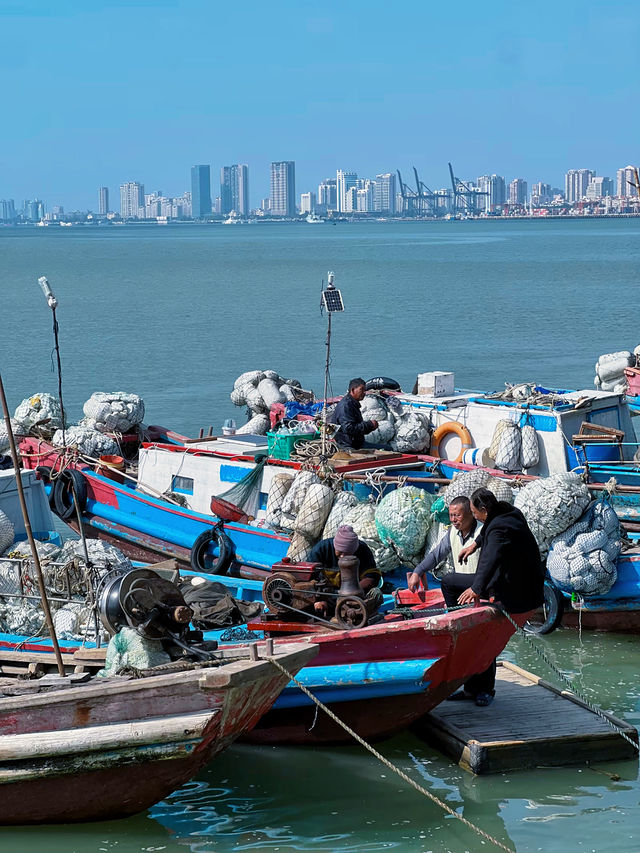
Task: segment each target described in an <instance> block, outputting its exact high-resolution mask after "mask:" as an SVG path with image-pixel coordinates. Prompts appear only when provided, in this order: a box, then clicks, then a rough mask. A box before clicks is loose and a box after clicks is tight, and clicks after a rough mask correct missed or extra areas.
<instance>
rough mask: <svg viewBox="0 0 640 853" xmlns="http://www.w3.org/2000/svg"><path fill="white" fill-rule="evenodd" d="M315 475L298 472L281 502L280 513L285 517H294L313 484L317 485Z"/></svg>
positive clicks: (317, 480) (310, 472) (308, 472)
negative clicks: (285, 515)
mask: <svg viewBox="0 0 640 853" xmlns="http://www.w3.org/2000/svg"><path fill="white" fill-rule="evenodd" d="M319 482H320V480H319V479H318V477H317V475H316V474H314V473H313V471H298V473H297V474H296V476H295V477H294V478H293V483H292V484H291V488H290V489H289V491H288V492H287V494H286V495H285V497H284V500H283V501H282V512H283V513H285V514H287V515H292V516H295V515H297V514H298V510H299V509H300V507H301V506H302V502H303V501H304V499H305V495H306V494H307V491H308V489H309V486H311V485H312V484H313V483H319Z"/></svg>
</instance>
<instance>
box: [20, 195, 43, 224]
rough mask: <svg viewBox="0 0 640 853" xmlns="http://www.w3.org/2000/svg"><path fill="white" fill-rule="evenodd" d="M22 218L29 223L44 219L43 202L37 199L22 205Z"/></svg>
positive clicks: (28, 200)
mask: <svg viewBox="0 0 640 853" xmlns="http://www.w3.org/2000/svg"><path fill="white" fill-rule="evenodd" d="M22 216H23V218H24V219H26V220H28V221H29V222H40V220H41V219H43V218H44V202H43V201H40V199H38V198H34V199H33V200H30V199H27V200H26V201H24V202H23V203H22Z"/></svg>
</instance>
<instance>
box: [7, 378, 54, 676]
mask: <svg viewBox="0 0 640 853" xmlns="http://www.w3.org/2000/svg"><path fill="white" fill-rule="evenodd" d="M0 399H1V401H2V411H3V413H4V422H5V425H6V428H7V437H8V438H9V448H10V450H11V459H12V460H13V469H14V471H15V475H16V485H17V487H18V497H19V498H20V509H21V510H22V518H23V519H24V527H25V530H26V532H27V539H28V541H29V546H30V547H31V554H32V556H33V564H34V566H35V567H36V575H37V577H38V589H39V590H40V598H41V600H42V609H43V610H44V616H45V619H46V620H47V627H48V628H49V633H50V634H51V642H52V644H53V651H54V654H55V656H56V663H57V664H58V672H59V674H60V676H61V678H64V677H65V671H64V663H63V662H62V654H61V653H60V646H59V645H58V637H57V635H56V629H55V626H54V624H53V619H52V618H51V610H50V609H49V599H48V598H47V591H46V589H45V586H44V577H43V575H42V566H41V565H40V558H39V557H38V552H37V550H36V543H35V540H34V538H33V532H32V530H31V522H30V521H29V513H28V511H27V503H26V501H25V499H24V489H23V488H22V474H21V470H20V460H19V459H18V451H17V450H16V441H15V438H14V435H13V429H12V428H11V418H10V416H9V407H8V406H7V398H6V397H5V393H4V385H3V383H2V374H1V373H0Z"/></svg>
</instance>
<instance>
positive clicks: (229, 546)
mask: <svg viewBox="0 0 640 853" xmlns="http://www.w3.org/2000/svg"><path fill="white" fill-rule="evenodd" d="M212 542H213V543H215V544H216V545H217V546H218V556H217V557H214V558H213V560H212V562H211V564H210V565H206V564H205V556H206V553H207V550H208V549H209V545H210V544H211V543H212ZM234 552H235V548H234V545H233V542H232V541H231V539H229V537H228V536H227V534H226V533H223V532H222V530H220V529H219V528H218V526H217V525H216V526H215V527H210V528H209V530H205V531H204V532H203V533H201V534H200V536H198V538H197V539H196V541H195V542H194V543H193V546H192V548H191V555H190V560H189V562H190V563H191V568H192V569H193V571H194V572H205V573H206V574H208V575H226V573H227V571H228V570H229V566H230V565H231V563H232V561H233V557H234Z"/></svg>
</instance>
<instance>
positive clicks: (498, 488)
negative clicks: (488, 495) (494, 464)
mask: <svg viewBox="0 0 640 853" xmlns="http://www.w3.org/2000/svg"><path fill="white" fill-rule="evenodd" d="M486 488H487V489H489V491H490V492H493V494H494V495H495V496H496V497H497V499H498V500H499V501H506V502H507V503H509V504H512V503H513V489H512V488H511V486H510V485H509V484H508V483H507V481H506V480H503V479H502V478H501V477H489V479H488V480H487V484H486Z"/></svg>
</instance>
